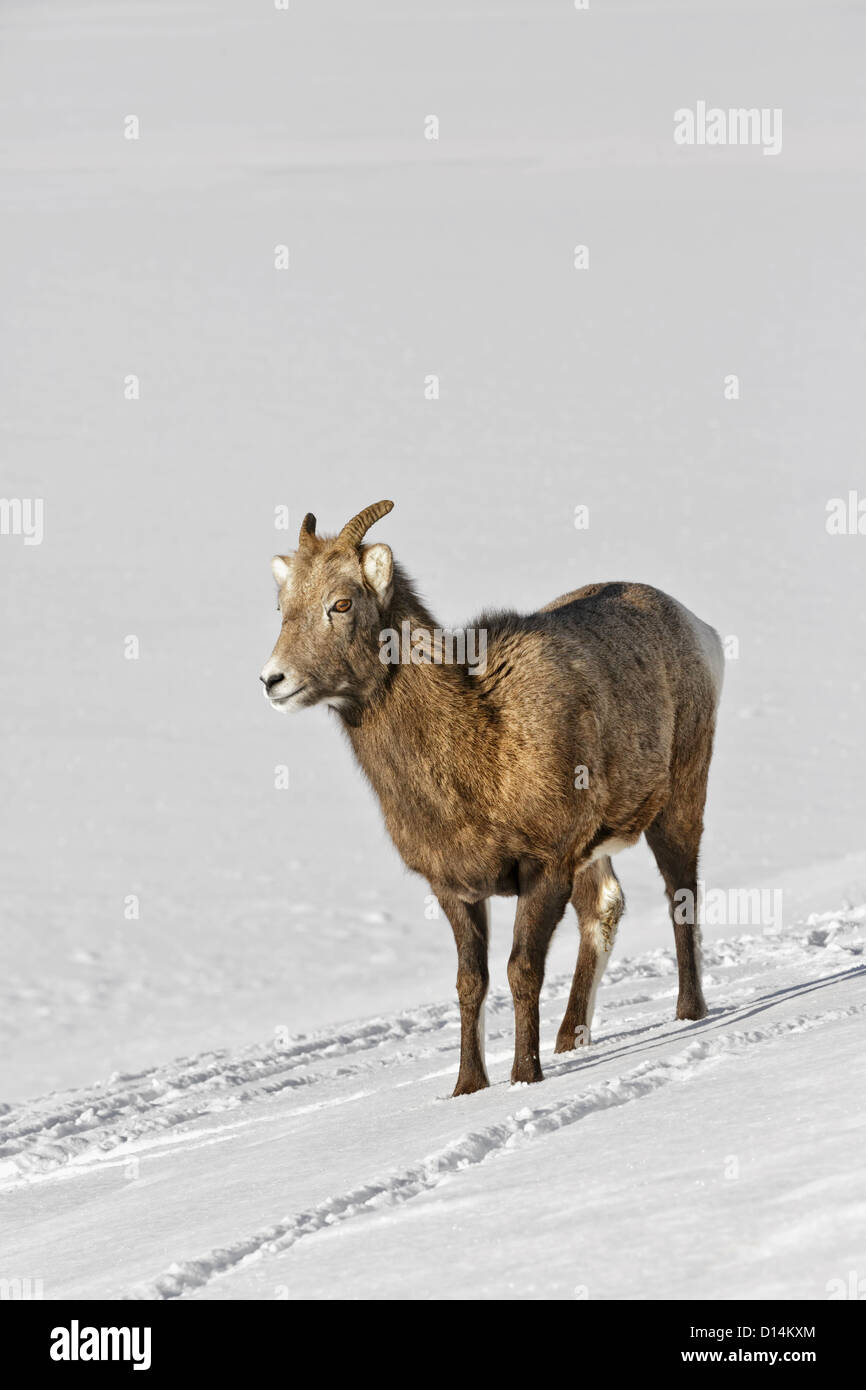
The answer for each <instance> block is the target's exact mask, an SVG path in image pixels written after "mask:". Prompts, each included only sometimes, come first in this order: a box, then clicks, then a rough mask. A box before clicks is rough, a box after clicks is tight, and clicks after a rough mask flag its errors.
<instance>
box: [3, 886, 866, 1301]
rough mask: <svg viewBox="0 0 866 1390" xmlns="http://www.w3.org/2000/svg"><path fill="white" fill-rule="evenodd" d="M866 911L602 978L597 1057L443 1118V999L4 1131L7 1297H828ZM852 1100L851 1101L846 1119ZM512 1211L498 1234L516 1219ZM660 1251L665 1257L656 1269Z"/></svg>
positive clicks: (850, 1185)
mask: <svg viewBox="0 0 866 1390" xmlns="http://www.w3.org/2000/svg"><path fill="white" fill-rule="evenodd" d="M864 939H866V907H859V908H851V909H846V910H842V911H839V912H838V913H825V914H821V915H818V914H815V915H813V916H812V917H811V918H810V919H809V921H808V922H806V923H803V924H800V925H796V926H787V927H785V928H784V929H782V930H778V931H777V930H771V931H769V932H765V933H763V934H761V935H748V934H741V935H736V936H732V937H730V938H729V939H719V940H716V941H714V942H713V943H711V944H709V945H708V947H707V949H706V952H705V968H706V973H707V993H708V998H709V1001H710V1007H711V1012H710V1014H709V1016H708V1018H707V1019H706V1020H704V1021H702V1022H701V1023H677V1022H675V1021H673V1012H674V1003H675V997H676V976H675V963H674V958H673V953H672V952H671V951H670V950H668V949H656V950H653V951H650V952H647V953H644V954H643V955H636V956H632V957H622V958H619V959H617V958H615V959H614V960H613V961H612V962H611V965H610V967H609V969H608V972H607V976H606V979H605V982H604V984H603V987H602V989H601V992H600V1014H599V1018H598V1026H597V1028H596V1041H595V1042H594V1044H593V1046H592V1048H591V1049H590V1050H588V1051H587V1052H582V1051H581V1052H579V1053H574V1054H571V1055H568V1056H564V1057H557V1058H555V1059H554V1058H553V1057H552V1056H551V1055H550V1050H551V1048H552V1039H553V1035H554V1031H555V1027H556V1024H557V1022H558V1019H559V1016H560V1015H561V1012H562V1010H563V1008H564V1003H565V997H566V994H567V989H568V983H569V981H568V978H567V977H565V976H558V977H556V978H551V979H550V980H549V981H548V983H547V985H546V987H545V991H544V996H543V1011H542V1018H543V1028H544V1036H545V1038H546V1041H547V1050H546V1054H545V1058H544V1060H545V1062H546V1067H545V1070H546V1079H545V1081H544V1082H543V1083H542V1084H541V1085H539V1086H537V1087H525V1086H521V1087H512V1086H511V1085H510V1084H509V1083H508V1081H507V1077H508V1072H509V1069H510V1060H511V1038H512V1034H511V1027H512V1019H511V1002H510V998H509V997H508V994H507V992H506V991H502V990H500V991H495V992H494V993H493V994H492V997H491V999H490V1001H489V1007H488V1062H489V1066H490V1072H491V1081H492V1085H491V1088H490V1090H489V1091H486V1092H483V1093H480V1094H477V1095H475V1096H470V1097H463V1098H461V1099H460V1100H456V1101H455V1100H451V1099H450V1098H448V1093H449V1090H450V1087H451V1085H452V1084H453V1080H454V1076H455V1074H456V1059H457V1042H458V1016H457V1008H456V1003H455V1002H454V1001H452V1000H448V1001H446V1002H444V1003H441V1004H436V1005H430V1006H428V1007H424V1008H416V1009H412V1010H408V1011H406V1012H403V1013H399V1014H394V1015H390V1016H387V1017H377V1018H372V1019H366V1020H362V1021H360V1022H356V1023H353V1024H347V1025H346V1026H345V1027H342V1028H339V1029H334V1030H331V1031H328V1032H321V1033H318V1034H315V1035H311V1036H309V1037H301V1038H297V1037H296V1038H286V1039H283V1040H281V1042H282V1045H281V1046H280V1047H279V1048H270V1049H266V1048H263V1047H258V1048H248V1049H246V1050H242V1051H239V1052H234V1053H228V1052H223V1053H209V1054H205V1055H203V1056H200V1057H196V1058H193V1059H187V1060H184V1061H181V1062H177V1063H174V1064H172V1065H169V1066H163V1067H158V1068H153V1069H150V1070H148V1071H145V1072H141V1073H138V1074H135V1075H123V1076H115V1077H113V1078H111V1079H110V1080H109V1081H107V1082H106V1083H105V1084H104V1085H102V1086H96V1087H90V1088H87V1089H85V1090H81V1091H75V1092H68V1093H64V1094H58V1095H53V1096H51V1097H48V1098H46V1099H44V1100H40V1101H35V1102H32V1103H30V1104H25V1105H22V1106H20V1107H14V1108H11V1109H9V1110H7V1112H6V1113H5V1114H4V1115H3V1116H2V1148H0V1158H2V1165H3V1166H2V1169H0V1172H2V1175H3V1177H2V1181H3V1187H2V1196H0V1201H2V1205H3V1225H4V1229H5V1231H6V1233H7V1236H6V1241H5V1242H4V1247H5V1248H4V1258H3V1264H4V1273H6V1272H7V1271H13V1270H14V1271H17V1272H18V1273H19V1277H20V1276H21V1275H29V1276H30V1277H31V1278H42V1279H43V1283H44V1296H45V1297H46V1298H49V1299H50V1298H60V1297H64V1296H69V1295H74V1296H83V1297H95V1296H113V1297H117V1296H123V1297H129V1296H131V1297H138V1298H147V1299H153V1298H177V1297H181V1298H191V1297H192V1298H208V1299H210V1298H265V1299H272V1298H286V1297H290V1298H294V1297H314V1298H316V1297H332V1296H338V1297H343V1298H356V1297H383V1298H384V1297H410V1298H429V1297H445V1298H451V1297H456V1298H488V1297H521V1298H524V1297H529V1298H533V1297H554V1298H574V1297H578V1298H584V1297H588V1298H612V1297H628V1298H646V1297H652V1298H658V1297H666V1296H670V1297H678V1298H683V1297H697V1298H704V1297H723V1298H725V1297H770V1296H773V1297H781V1298H824V1297H826V1296H827V1284H828V1281H829V1280H831V1279H834V1278H841V1279H845V1280H847V1278H848V1274H849V1270H850V1269H854V1268H857V1267H858V1261H859V1262H860V1264H862V1251H863V1232H864V1222H866V1173H864V1170H863V1165H862V1153H863V1145H864V1140H866V1133H864V1131H866V1116H864V1113H863V1107H862V1104H861V1103H860V1101H861V1100H862V1075H863V1071H862V1030H863V1021H864V1014H866V992H864V988H863V986H864V978H866V972H864V964H863V947H864ZM858 1097H859V1099H858ZM506 1213H507V1214H506ZM660 1252H661V1254H660Z"/></svg>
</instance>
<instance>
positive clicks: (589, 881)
mask: <svg viewBox="0 0 866 1390" xmlns="http://www.w3.org/2000/svg"><path fill="white" fill-rule="evenodd" d="M571 901H572V903H573V904H574V908H575V911H576V912H577V920H578V925H579V927H580V949H579V951H578V953H577V967H576V969H575V972H574V980H573V981H572V986H571V993H570V995H569V996H568V1005H567V1007H566V1010H565V1016H564V1017H563V1020H562V1023H561V1025H560V1028H559V1033H558V1034H557V1037H556V1048H555V1051H556V1052H572V1051H573V1050H574V1049H575V1048H576V1047H582V1046H586V1045H588V1043H589V1042H590V1027H591V1024H592V1014H593V1009H594V1008H595V994H596V990H597V989H598V986H599V983H600V981H601V977H602V975H603V974H604V972H605V969H606V967H607V963H608V961H609V960H610V955H611V952H612V950H613V944H614V941H615V940H616V929H617V926H618V925H619V920H620V918H621V917H622V914H623V912H624V911H625V897H624V895H623V891H622V888H621V886H620V882H619V879H618V878H617V876H616V874H615V873H614V871H613V865H612V864H611V862H610V859H609V858H608V857H607V856H606V855H604V856H603V857H602V858H601V859H597V860H595V862H594V863H592V864H589V865H588V866H587V867H586V868H585V869H583V870H582V871H581V872H580V873H579V874H578V875H577V878H576V879H575V881H574V892H573V893H572V897H571Z"/></svg>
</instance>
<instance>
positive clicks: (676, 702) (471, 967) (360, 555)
mask: <svg viewBox="0 0 866 1390" xmlns="http://www.w3.org/2000/svg"><path fill="white" fill-rule="evenodd" d="M392 506H393V503H392V502H377V503H375V504H374V505H373V506H371V507H367V508H365V510H364V511H362V512H360V513H359V515H358V516H356V517H353V518H352V520H351V521H349V522H348V523H347V524H346V525H345V526H344V527H343V529H342V531H341V532H340V534H339V535H338V536H337V537H325V536H317V535H316V519H315V517H314V516H312V515H311V514H308V515H307V516H305V517H304V521H303V524H302V526H301V533H300V540H299V546H298V549H297V551H296V552H295V553H294V554H293V555H277V556H275V557H274V560H273V571H274V576H275V578H276V581H277V584H278V587H279V605H280V612H281V616H282V626H281V629H280V634H279V637H278V638H277V643H276V646H275V647H274V650H273V652H272V654H271V657H270V659H269V661H268V663H267V665H266V666H265V668H264V670H263V671H262V674H261V679H262V681H263V682H264V686H265V694H266V695H267V698H268V699H269V700H270V703H271V704H272V706H273V707H274V709H278V710H283V711H288V710H296V709H302V708H305V707H307V706H309V705H316V704H320V703H321V702H323V701H324V702H325V703H327V704H328V705H330V706H331V708H332V709H335V710H336V711H337V714H338V716H339V718H340V720H341V721H342V723H343V727H344V728H345V730H346V733H347V734H348V737H349V740H350V742H351V744H352V747H353V749H354V750H355V755H356V757H357V759H358V761H359V763H360V764H361V767H362V768H363V770H364V772H365V773H366V775H367V777H368V778H369V780H370V782H371V783H372V785H373V788H374V790H375V791H376V794H377V795H378V797H379V800H380V802H381V804H382V810H383V813H384V816H385V824H386V826H387V828H388V831H389V833H390V835H391V838H392V839H393V841H394V843H395V845H396V846H397V848H398V850H399V851H400V853H401V854H402V856H403V858H404V860H405V861H406V863H407V865H408V866H409V868H410V869H414V870H415V871H416V872H417V873H419V874H423V875H424V877H425V878H427V879H428V880H429V882H430V885H431V887H432V889H433V891H434V893H435V894H436V897H437V898H438V900H439V902H440V904H441V906H442V908H443V911H444V912H445V914H446V916H447V918H448V920H449V922H450V923H451V926H452V929H453V931H454V938H455V941H456V943H457V993H458V997H459V1001H460V1019H461V1041H460V1073H459V1076H458V1079H457V1085H456V1087H455V1090H454V1094H455V1095H465V1094H467V1093H468V1092H471V1091H477V1090H479V1089H480V1088H481V1087H483V1086H487V1085H488V1084H489V1083H488V1080H487V1073H486V1070H485V1065H484V1038H483V1013H482V1006H483V1003H484V997H485V994H486V993H487V983H488V972H487V936H488V917H487V899H488V898H489V897H491V896H492V895H493V894H500V895H508V896H513V895H516V896H517V900H518V901H517V914H516V919H515V923H514V944H513V949H512V951H511V956H510V959H509V962H508V980H509V984H510V986H511V992H512V995H513V997H514V1018H515V1048H514V1067H513V1070H512V1073H511V1080H512V1082H518V1081H540V1080H541V1079H542V1074H541V1065H540V1061H539V1036H538V998H539V992H540V990H541V984H542V979H543V974H544V962H545V957H546V954H547V948H548V945H549V943H550V939H551V936H552V935H553V932H554V929H555V928H556V926H557V924H558V922H559V920H560V918H561V917H562V914H563V912H564V911H565V907H566V904H567V903H568V901H569V899H571V901H572V902H573V903H574V906H575V908H576V909H577V916H578V922H579V926H580V949H579V952H578V959H577V968H576V970H575V975H574V983H573V985H572V988H571V995H570V997H569V1000H568V1006H567V1008H566V1011H565V1017H564V1018H563V1021H562V1026H561V1027H560V1029H559V1034H558V1037H557V1040H556V1051H557V1052H568V1051H570V1050H571V1049H573V1048H574V1047H575V1046H576V1045H577V1043H578V1042H579V1041H580V1042H583V1041H588V1038H589V1024H590V1021H591V1018H592V1010H593V1002H594V997H595V992H596V988H597V986H598V982H599V979H600V978H601V975H602V973H603V971H604V968H605V965H606V964H607V957H608V956H609V954H610V951H611V948H612V946H613V941H614V935H615V933H616V928H617V923H618V922H619V919H620V917H621V915H622V912H623V907H624V900H623V895H622V890H621V889H620V885H619V881H618V879H617V877H616V874H615V873H614V871H613V869H612V867H611V862H610V855H611V854H614V853H616V852H617V851H618V850H621V849H624V848H625V847H626V846H628V845H633V844H634V843H635V841H636V840H637V839H638V838H639V837H640V835H641V833H644V834H645V835H646V838H647V840H648V842H649V845H650V847H651V849H652V851H653V853H654V855H655V858H656V862H657V864H658V867H659V869H660V871H661V875H662V878H663V879H664V882H665V888H666V890H667V895H668V899H669V903H670V909H671V918H672V921H673V927H674V938H675V941H676V951H677V963H678V967H679V997H678V1000H677V1018H682V1019H697V1018H703V1016H704V1014H705V1013H706V1005H705V1003H704V998H703V993H702V991H701V978H700V959H699V948H700V940H699V931H698V925H697V922H696V919H695V913H694V910H693V907H694V904H695V902H696V896H697V881H696V880H697V862H698V848H699V845H700V839H701V832H702V828H703V809H704V799H705V795H706V785H707V772H708V769H709V764H710V755H711V752H712V743H713V733H714V727H715V715H716V707H717V704H718V699H719V693H720V689H721V684H722V670H723V659H722V649H721V644H720V642H719V638H718V635H717V634H716V633H715V632H714V631H713V629H712V628H711V627H708V626H707V625H706V624H705V623H702V622H701V621H700V620H699V619H698V618H696V617H694V616H693V614H691V613H690V612H689V611H688V610H687V609H685V608H683V607H682V606H681V605H680V604H679V603H677V602H675V600H674V599H672V598H669V597H668V596H667V595H666V594H663V593H661V592H660V591H659V590H658V589H652V588H649V587H648V586H647V585H645V584H625V583H616V584H589V585H587V586H586V587H585V588H583V589H577V590H576V591H575V592H574V593H571V594H566V595H565V596H564V597H562V598H558V599H556V600H555V601H554V602H553V603H551V604H548V606H547V607H546V608H542V609H541V610H540V611H539V612H537V613H530V614H528V615H526V616H521V615H519V614H517V613H491V614H485V615H482V616H481V617H480V618H479V619H478V620H477V622H476V624H475V625H474V626H475V628H476V630H478V631H479V632H483V633H486V642H487V653H486V664H485V665H484V666H483V668H482V666H481V665H480V664H479V666H478V668H477V669H476V670H474V671H473V670H472V669H470V667H469V666H468V665H467V663H466V662H463V663H453V664H452V663H449V662H447V661H441V660H437V659H436V654H437V652H438V654H440V655H441V648H437V646H436V640H435V636H434V634H435V633H436V632H438V631H439V630H438V629H436V627H435V624H434V620H433V618H432V617H431V615H430V613H429V612H428V610H427V608H426V607H425V606H424V604H423V603H422V602H421V600H420V599H419V597H418V595H417V594H416V593H415V590H414V588H413V586H412V583H411V581H410V580H409V579H408V577H407V575H406V574H405V573H404V571H403V570H402V569H401V567H400V565H398V564H397V563H396V562H395V561H394V559H393V557H392V554H391V551H390V549H389V547H388V546H387V545H365V544H364V543H363V542H364V536H365V534H366V532H367V531H368V529H369V528H370V526H372V524H373V522H375V521H378V520H379V518H380V517H383V516H385V515H386V514H387V513H388V512H390V511H391V508H392ZM404 624H408V628H404V627H403V625H404ZM383 630H392V631H393V630H396V631H397V632H400V631H401V630H402V631H408V632H411V633H412V634H420V635H421V636H422V637H424V638H425V639H426V641H427V644H428V646H427V654H428V656H429V654H430V653H431V652H432V653H433V659H432V660H430V659H424V651H423V648H424V643H423V642H422V643H421V644H420V646H419V647H418V648H417V649H416V658H415V659H412V660H409V661H399V662H397V663H393V662H391V661H389V660H387V658H386V659H385V660H383V659H382V658H383V657H384V656H385V652H384V650H383V648H382V645H381V636H382V633H383ZM419 650H420V652H421V658H420V659H418V651H419ZM690 909H691V910H690Z"/></svg>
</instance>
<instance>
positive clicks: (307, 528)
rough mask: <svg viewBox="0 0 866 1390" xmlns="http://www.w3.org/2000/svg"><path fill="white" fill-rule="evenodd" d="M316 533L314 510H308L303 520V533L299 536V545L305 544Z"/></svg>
mask: <svg viewBox="0 0 866 1390" xmlns="http://www.w3.org/2000/svg"><path fill="white" fill-rule="evenodd" d="M315 534H316V518H315V517H314V516H313V513H312V512H307V515H306V516H305V517H304V519H303V521H302V522H301V534H300V535H299V536H298V545H303V544H304V543H305V541H308V540H310V539H311V538H312V537H313V536H315Z"/></svg>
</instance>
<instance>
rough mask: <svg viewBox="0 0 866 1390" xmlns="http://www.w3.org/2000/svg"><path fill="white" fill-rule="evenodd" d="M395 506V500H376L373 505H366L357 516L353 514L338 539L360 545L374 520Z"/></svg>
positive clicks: (345, 542) (344, 542)
mask: <svg viewBox="0 0 866 1390" xmlns="http://www.w3.org/2000/svg"><path fill="white" fill-rule="evenodd" d="M393 506H394V503H393V502H374V503H373V505H372V506H371V507H365V508H364V510H363V511H362V512H359V513H358V515H357V516H353V517H352V520H351V521H347V522H346V524H345V526H344V527H343V529H342V531H341V532H340V534H339V536H338V537H337V539H338V540H339V541H340V542H342V544H343V545H360V544H361V541H362V540H363V539H364V537H365V535H366V534H367V532H368V531H369V529H370V527H371V526H372V525H373V522H374V521H379V519H380V518H381V517H383V516H387V515H388V513H389V512H390V511H391V509H392V508H393Z"/></svg>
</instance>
